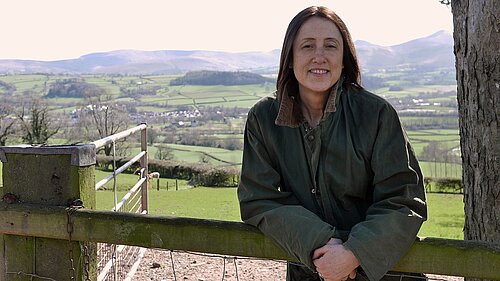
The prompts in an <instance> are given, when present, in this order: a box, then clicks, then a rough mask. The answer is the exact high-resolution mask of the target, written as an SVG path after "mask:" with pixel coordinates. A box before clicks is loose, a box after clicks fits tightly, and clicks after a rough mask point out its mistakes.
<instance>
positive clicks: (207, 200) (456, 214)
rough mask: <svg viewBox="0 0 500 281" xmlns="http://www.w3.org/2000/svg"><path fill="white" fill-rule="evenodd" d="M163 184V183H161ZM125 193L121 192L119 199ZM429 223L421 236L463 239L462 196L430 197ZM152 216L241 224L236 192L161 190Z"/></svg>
mask: <svg viewBox="0 0 500 281" xmlns="http://www.w3.org/2000/svg"><path fill="white" fill-rule="evenodd" d="M162 180H163V179H162ZM123 194H125V193H124V192H120V193H119V195H120V196H118V198H119V199H120V198H121V197H122V196H123ZM427 204H428V212H429V213H428V220H427V221H426V222H425V223H424V224H423V226H422V228H421V229H420V232H419V233H418V235H419V236H423V237H439V238H449V239H463V232H462V228H463V222H464V205H463V196H462V195H458V194H428V195H427ZM112 206H113V193H112V192H109V191H99V192H98V193H97V208H98V209H104V210H110V209H111V208H112ZM149 206H150V214H154V215H161V216H176V217H190V218H198V219H212V220H225V221H238V222H239V221H241V219H240V214H239V206H238V200H237V196H236V188H207V187H198V188H191V189H183V190H179V191H173V190H169V191H167V190H165V189H160V191H157V190H151V191H150V193H149Z"/></svg>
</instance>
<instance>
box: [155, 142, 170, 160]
mask: <svg viewBox="0 0 500 281" xmlns="http://www.w3.org/2000/svg"><path fill="white" fill-rule="evenodd" d="M155 159H158V160H173V159H174V153H173V151H172V148H170V147H168V145H157V146H156V153H155Z"/></svg>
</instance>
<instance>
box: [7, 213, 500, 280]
mask: <svg viewBox="0 0 500 281" xmlns="http://www.w3.org/2000/svg"><path fill="white" fill-rule="evenodd" d="M0 214H1V217H3V218H8V219H6V220H1V221H0V233H4V234H14V235H22V236H38V237H46V238H54V239H67V233H66V209H65V208H62V207H54V206H41V205H29V204H5V203H0ZM73 222H74V224H75V225H76V226H77V227H75V231H74V234H73V239H75V240H79V241H91V242H101V243H114V244H115V243H116V244H124V245H134V246H140V247H146V248H161V249H169V250H183V251H194V252H203V253H212V254H222V255H233V256H246V257H256V258H264V259H276V260H290V261H294V260H295V259H294V258H293V257H290V256H288V255H287V254H286V253H285V252H284V251H283V250H281V249H280V248H279V247H278V246H277V245H276V244H275V243H274V242H273V241H271V240H270V239H269V238H267V237H265V236H264V235H263V234H262V233H261V232H260V231H259V230H258V229H257V228H255V227H252V226H249V225H246V224H243V223H238V222H227V221H214V220H202V219H191V218H174V217H162V216H153V215H139V214H132V213H121V212H110V211H96V210H87V209H80V210H77V211H76V212H75V213H74V214H73ZM393 269H394V270H398V271H405V272H421V273H431V274H442V275H454V276H464V277H472V278H481V279H491V280H500V274H499V273H500V244H494V243H485V242H478V241H463V240H451V239H438V238H425V239H422V240H421V241H416V242H415V243H414V244H413V246H412V247H411V249H410V251H409V252H408V253H407V254H406V255H405V256H404V257H403V258H402V259H401V260H400V262H399V263H398V264H397V265H396V266H395V267H394V268H393Z"/></svg>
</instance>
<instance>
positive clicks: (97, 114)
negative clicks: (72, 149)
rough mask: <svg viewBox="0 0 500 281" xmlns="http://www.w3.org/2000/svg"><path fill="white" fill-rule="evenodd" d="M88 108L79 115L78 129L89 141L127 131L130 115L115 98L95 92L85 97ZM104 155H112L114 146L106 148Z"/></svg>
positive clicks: (83, 109) (81, 109)
mask: <svg viewBox="0 0 500 281" xmlns="http://www.w3.org/2000/svg"><path fill="white" fill-rule="evenodd" d="M85 101H86V106H84V107H82V108H80V109H79V110H78V113H77V117H78V125H77V129H78V130H79V131H81V132H80V134H83V136H84V137H85V138H86V139H87V140H97V139H100V138H104V137H107V136H110V135H113V134H116V133H118V132H120V131H123V130H125V129H127V126H128V114H127V112H126V110H125V108H124V107H122V106H120V105H118V104H116V102H114V100H113V96H111V95H109V94H106V93H105V91H100V92H93V93H91V94H87V95H86V97H85ZM103 150H104V154H106V155H111V152H112V145H111V144H110V145H106V146H105V147H104V149H103Z"/></svg>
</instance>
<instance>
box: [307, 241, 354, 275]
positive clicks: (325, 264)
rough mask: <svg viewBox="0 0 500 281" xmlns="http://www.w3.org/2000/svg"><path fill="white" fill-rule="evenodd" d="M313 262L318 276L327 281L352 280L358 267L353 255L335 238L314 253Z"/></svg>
mask: <svg viewBox="0 0 500 281" xmlns="http://www.w3.org/2000/svg"><path fill="white" fill-rule="evenodd" d="M313 262H314V265H315V266H316V270H317V271H318V274H319V275H320V276H321V277H322V278H323V279H324V280H327V281H342V280H347V278H350V279H354V278H355V277H356V268H357V267H358V266H359V261H358V259H357V258H356V257H355V256H354V254H353V253H352V252H351V251H350V250H349V249H347V248H346V247H344V245H342V240H340V239H336V238H332V239H330V240H329V241H328V243H326V245H325V246H323V247H320V248H318V249H316V250H315V251H314V254H313Z"/></svg>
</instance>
